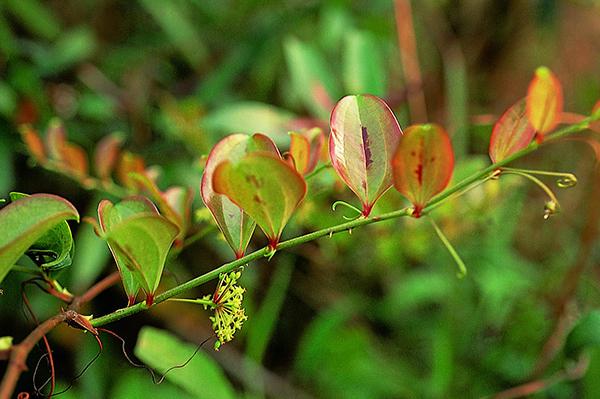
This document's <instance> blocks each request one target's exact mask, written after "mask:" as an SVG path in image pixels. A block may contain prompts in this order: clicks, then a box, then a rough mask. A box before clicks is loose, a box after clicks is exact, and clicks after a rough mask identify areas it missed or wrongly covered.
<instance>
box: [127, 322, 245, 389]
mask: <svg viewBox="0 0 600 399" xmlns="http://www.w3.org/2000/svg"><path fill="white" fill-rule="evenodd" d="M194 350H195V347H194V346H193V345H190V344H187V343H184V342H182V341H181V340H179V339H177V338H176V337H174V336H173V335H171V334H170V333H168V332H167V331H164V330H159V329H156V328H152V327H144V328H142V330H141V331H140V335H139V337H138V342H137V344H136V346H135V355H136V356H137V357H139V358H140V359H141V360H142V361H143V362H144V363H146V364H148V365H149V366H150V367H152V368H154V369H156V370H157V371H158V372H160V373H164V372H165V371H166V370H167V369H169V368H171V367H173V366H176V365H178V364H182V363H184V362H185V361H186V360H187V359H189V357H190V356H191V355H192V354H193V353H194ZM166 378H167V380H168V381H170V382H172V383H173V384H175V385H178V386H180V387H181V388H183V389H185V390H186V391H188V392H189V393H191V394H193V395H195V396H196V397H197V398H198V399H204V398H206V399H213V398H219V399H229V398H231V399H233V398H234V397H236V394H235V391H234V389H233V388H232V386H231V384H230V383H229V381H228V380H227V378H226V377H225V374H224V373H223V372H222V371H221V369H220V368H219V366H218V365H217V364H216V363H215V361H214V360H213V359H212V358H211V357H209V356H208V355H206V354H205V353H204V352H203V351H202V350H200V351H198V353H197V354H196V356H194V358H193V359H192V360H191V361H190V362H189V363H188V364H187V365H186V366H185V367H183V368H179V369H175V370H172V371H171V372H169V373H168V374H167V376H166Z"/></svg>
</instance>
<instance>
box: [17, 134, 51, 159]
mask: <svg viewBox="0 0 600 399" xmlns="http://www.w3.org/2000/svg"><path fill="white" fill-rule="evenodd" d="M19 133H21V138H22V139H23V142H24V143H25V146H26V147H27V151H28V152H29V154H30V155H31V156H32V157H33V159H35V161H36V162H37V163H40V164H43V163H44V162H46V151H45V150H44V143H43V142H42V139H41V138H40V136H39V135H38V133H37V132H36V131H35V130H33V129H32V128H31V126H29V125H22V126H20V127H19Z"/></svg>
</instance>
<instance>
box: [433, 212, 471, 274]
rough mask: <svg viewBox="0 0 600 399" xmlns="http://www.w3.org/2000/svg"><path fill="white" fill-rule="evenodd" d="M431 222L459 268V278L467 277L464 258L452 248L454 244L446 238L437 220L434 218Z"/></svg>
mask: <svg viewBox="0 0 600 399" xmlns="http://www.w3.org/2000/svg"><path fill="white" fill-rule="evenodd" d="M429 221H430V222H431V225H432V226H433V228H434V229H435V232H436V234H437V236H438V237H439V239H440V241H442V244H444V246H445V247H446V249H447V250H448V252H449V253H450V255H451V256H452V259H454V262H456V265H457V266H458V273H457V277H458V278H463V277H464V276H466V275H467V266H465V262H463V260H462V258H461V257H460V255H459V254H458V252H456V249H454V246H452V243H451V242H450V240H448V237H446V235H445V234H444V232H443V231H442V230H441V229H440V228H439V227H438V225H437V223H436V222H435V220H433V219H432V218H429Z"/></svg>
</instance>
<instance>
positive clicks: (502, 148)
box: [489, 99, 535, 163]
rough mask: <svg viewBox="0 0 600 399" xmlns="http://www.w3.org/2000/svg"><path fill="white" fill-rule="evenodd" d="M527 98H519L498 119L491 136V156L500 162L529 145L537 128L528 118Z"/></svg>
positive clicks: (493, 159) (494, 160)
mask: <svg viewBox="0 0 600 399" xmlns="http://www.w3.org/2000/svg"><path fill="white" fill-rule="evenodd" d="M525 104H526V103H525V99H522V100H519V101H518V102H517V103H515V104H514V105H513V106H512V107H510V108H509V109H507V110H506V111H505V112H504V114H502V116H501V117H500V119H498V121H497V122H496V124H495V125H494V129H493V130H492V136H491V138H490V150H489V153H490V158H491V159H492V162H494V163H495V162H499V161H501V160H503V159H504V158H506V157H508V156H510V155H512V154H514V153H515V152H517V151H519V150H521V149H523V148H525V147H527V146H528V145H529V143H530V142H531V140H532V139H533V136H534V135H535V129H534V128H533V127H532V126H531V124H530V123H529V121H528V120H527V116H526V115H525V114H526V111H525V110H526V105H525Z"/></svg>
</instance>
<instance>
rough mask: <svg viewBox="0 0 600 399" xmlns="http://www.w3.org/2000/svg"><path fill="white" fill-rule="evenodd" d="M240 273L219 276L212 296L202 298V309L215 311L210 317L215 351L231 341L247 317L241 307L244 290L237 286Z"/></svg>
mask: <svg viewBox="0 0 600 399" xmlns="http://www.w3.org/2000/svg"><path fill="white" fill-rule="evenodd" d="M240 276H241V273H240V272H239V271H237V272H231V273H222V274H220V275H219V284H218V285H217V288H216V290H215V292H214V294H213V295H212V296H211V295H206V296H204V297H203V298H202V301H204V302H205V303H204V309H208V308H209V307H210V308H211V309H212V310H214V311H215V315H214V316H211V317H210V321H211V322H212V327H213V330H214V331H215V334H216V335H217V342H215V350H219V348H220V347H221V345H222V344H224V343H226V342H229V341H231V340H232V339H233V335H234V334H235V332H236V331H237V330H239V329H241V328H242V324H243V323H244V321H245V320H246V319H248V316H246V313H245V311H244V308H243V307H242V301H243V299H244V292H245V291H246V289H245V288H243V287H240V286H239V285H237V281H238V279H239V278H240Z"/></svg>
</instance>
